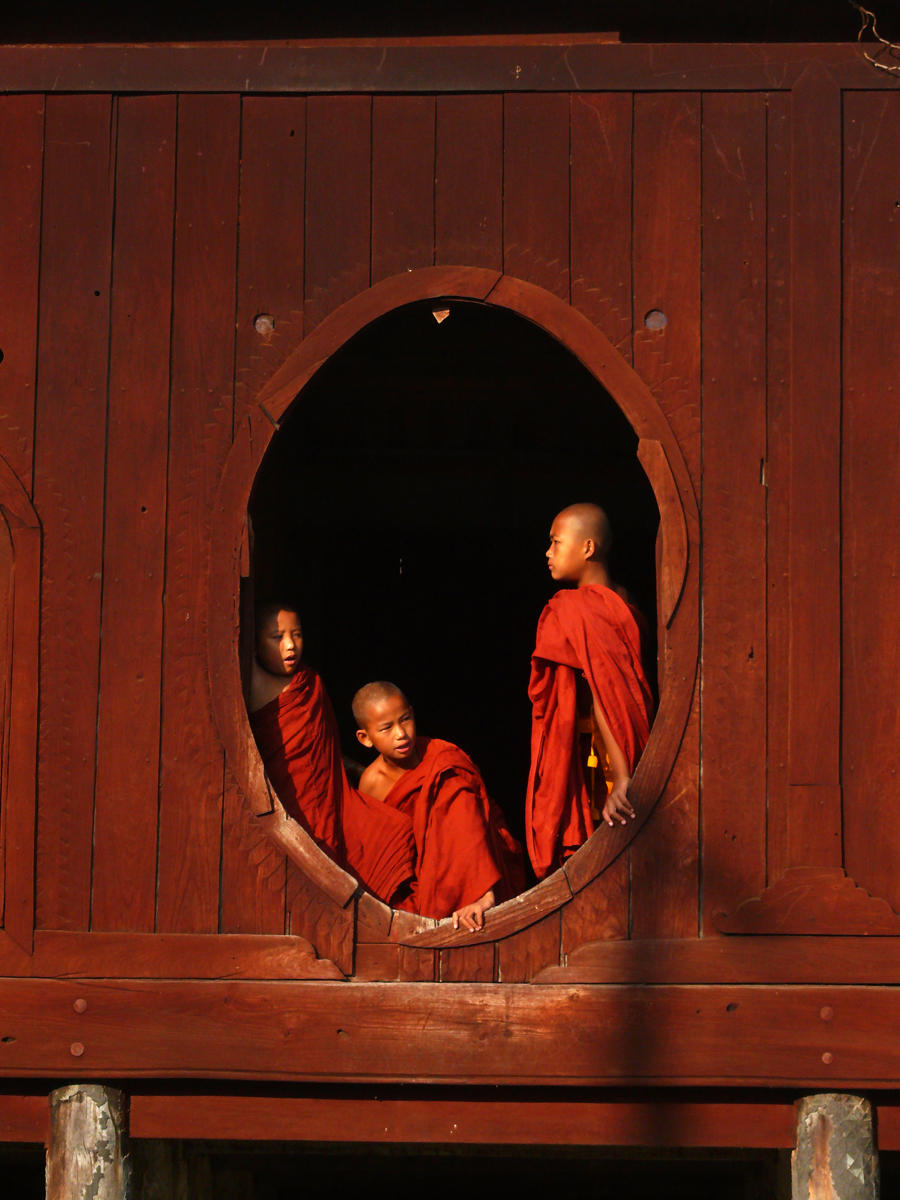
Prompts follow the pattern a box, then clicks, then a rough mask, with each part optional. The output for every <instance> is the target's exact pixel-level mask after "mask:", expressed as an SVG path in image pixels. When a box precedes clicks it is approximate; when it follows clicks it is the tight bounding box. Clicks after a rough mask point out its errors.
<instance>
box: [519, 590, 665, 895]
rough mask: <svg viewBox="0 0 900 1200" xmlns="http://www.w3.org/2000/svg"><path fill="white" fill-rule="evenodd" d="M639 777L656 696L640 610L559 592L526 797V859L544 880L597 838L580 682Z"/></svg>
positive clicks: (541, 645)
mask: <svg viewBox="0 0 900 1200" xmlns="http://www.w3.org/2000/svg"><path fill="white" fill-rule="evenodd" d="M582 676H583V677H584V678H585V679H586V680H587V682H588V684H589V685H590V689H591V694H592V695H593V697H594V699H595V700H596V701H597V704H598V705H599V707H600V711H601V712H602V713H603V717H604V719H605V721H606V723H607V725H608V726H609V728H610V732H611V733H612V735H613V737H614V738H615V740H616V742H617V743H618V745H619V746H620V748H621V749H622V752H623V754H624V755H625V759H626V761H627V763H628V768H629V771H634V768H635V766H636V765H637V761H638V759H639V758H640V756H641V751H642V750H643V749H644V746H645V745H646V742H647V738H648V736H649V733H650V719H651V716H652V712H653V698H652V694H651V692H650V687H649V685H648V683H647V679H646V676H645V675H644V670H643V667H642V665H641V639H640V631H639V627H638V621H637V617H636V613H635V610H634V609H632V607H631V605H629V604H627V603H626V601H624V600H623V599H622V597H621V596H619V595H618V594H617V593H616V592H614V591H612V589H611V588H607V587H600V586H597V585H593V584H592V585H587V586H585V587H579V588H567V589H564V590H563V591H560V592H557V593H556V595H555V596H553V597H552V599H551V600H550V601H549V603H548V604H547V605H546V606H545V608H544V611H543V612H542V613H541V616H540V620H539V621H538V628H537V638H536V644H535V648H534V654H533V655H532V658H531V680H530V682H529V685H528V695H529V698H530V699H531V705H532V721H531V771H530V774H529V779H528V791H527V794H526V799H525V829H526V839H527V844H528V853H529V856H530V858H531V863H532V866H533V867H534V871H535V874H536V875H537V877H538V879H543V878H544V877H545V876H546V875H548V874H549V873H550V872H551V871H552V870H554V869H555V868H556V867H558V866H559V865H560V863H561V862H562V861H563V860H564V859H565V858H566V857H567V856H568V855H569V854H571V853H572V852H573V851H575V850H576V849H577V848H578V847H579V846H580V845H582V843H583V842H586V841H587V839H588V838H589V837H590V836H591V834H592V833H593V832H594V820H593V817H592V816H591V804H590V795H589V793H588V789H587V785H586V783H585V779H584V774H583V770H582V765H581V761H580V755H579V753H578V695H577V688H578V680H579V678H580V677H582Z"/></svg>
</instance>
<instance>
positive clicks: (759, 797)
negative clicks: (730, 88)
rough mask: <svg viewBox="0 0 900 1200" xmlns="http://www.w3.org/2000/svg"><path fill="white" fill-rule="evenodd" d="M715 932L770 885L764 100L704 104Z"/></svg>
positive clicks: (708, 99)
mask: <svg viewBox="0 0 900 1200" xmlns="http://www.w3.org/2000/svg"><path fill="white" fill-rule="evenodd" d="M702 170H703V231H704V234H703V279H702V287H703V346H704V352H703V571H704V604H703V639H702V644H703V661H702V664H701V679H702V683H701V689H702V721H701V738H702V745H703V821H702V837H703V902H704V926H705V928H706V929H707V931H710V930H711V929H712V927H713V926H712V917H713V915H714V914H715V913H716V912H718V911H724V910H726V909H728V908H729V907H733V905H734V904H735V903H736V902H739V901H740V900H742V899H746V898H747V897H749V896H752V895H755V894H756V893H758V892H759V891H761V890H762V888H763V887H764V886H765V881H766V876H765V857H766V768H765V764H766V576H765V563H766V495H765V487H764V471H765V458H766V379H765V361H766V98H765V96H764V95H762V94H760V93H757V92H753V93H747V94H742V93H740V92H736V93H730V94H729V93H718V94H710V95H708V96H705V97H704V100H703V146H702Z"/></svg>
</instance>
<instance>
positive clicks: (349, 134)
mask: <svg viewBox="0 0 900 1200" xmlns="http://www.w3.org/2000/svg"><path fill="white" fill-rule="evenodd" d="M371 105H372V101H371V97H369V96H310V98H309V100H308V101H307V127H306V235H305V236H306V266H305V281H304V295H305V297H306V302H305V306H304V320H305V329H306V332H309V331H310V330H311V329H313V328H314V327H315V326H316V325H318V324H319V322H320V321H321V320H322V319H323V318H324V317H327V316H328V314H329V313H330V312H332V311H333V310H334V309H335V308H337V307H338V305H339V304H343V302H344V301H345V300H349V299H350V298H351V297H353V296H355V295H357V294H358V293H359V292H362V291H364V290H365V289H366V288H367V287H368V286H369V278H370V252H371V238H370V233H371V218H370V203H371V179H370V176H371V157H372V155H371V150H372V145H371V142H372V134H371V125H372V120H371V115H372V114H371Z"/></svg>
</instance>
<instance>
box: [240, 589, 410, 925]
mask: <svg viewBox="0 0 900 1200" xmlns="http://www.w3.org/2000/svg"><path fill="white" fill-rule="evenodd" d="M302 654H303V631H302V629H301V626H300V618H299V616H298V615H297V613H296V611H295V610H294V609H293V608H291V607H289V606H288V605H282V604H268V605H265V606H263V607H262V608H261V609H260V610H259V611H258V612H257V627H256V659H255V661H254V663H253V671H252V675H251V681H250V705H249V708H250V726H251V728H252V730H253V733H254V736H255V737H256V744H257V746H258V747H259V752H260V755H261V756H262V760H263V765H264V766H265V769H266V774H267V775H268V777H269V779H270V780H271V781H272V784H273V786H274V788H275V791H276V793H277V795H278V798H279V800H280V801H281V803H282V804H283V805H284V808H285V811H286V812H287V813H288V815H289V816H291V817H293V818H294V820H295V821H299V823H300V824H301V825H302V826H303V827H304V829H305V830H306V831H307V833H309V834H310V835H311V836H312V837H313V838H314V839H315V841H316V842H317V843H318V844H319V845H320V846H321V847H322V849H323V850H325V852H326V853H327V854H328V855H330V857H331V858H332V859H334V861H335V862H336V863H337V864H338V866H340V867H343V868H344V869H345V870H347V871H350V872H351V874H353V875H355V876H356V877H357V879H359V881H360V882H361V883H362V884H364V885H365V887H367V888H368V889H369V891H370V892H372V893H373V894H374V895H376V896H378V897H379V899H381V900H385V901H387V902H390V901H391V900H393V899H394V898H395V897H396V896H397V895H398V894H405V893H406V892H407V891H408V890H409V885H410V882H411V879H412V875H413V864H414V857H415V848H414V845H413V834H412V823H411V821H410V820H409V818H408V817H406V816H405V815H404V814H403V813H399V812H396V811H394V810H393V809H388V808H385V806H384V805H383V804H379V803H378V802H377V801H376V800H373V799H371V798H370V797H369V796H364V795H362V794H361V793H360V792H358V791H357V790H356V788H354V787H351V785H350V783H349V781H348V779H347V775H346V773H345V771H344V765H343V763H342V761H341V752H340V745H339V741H338V734H337V724H336V722H335V719H334V713H333V711H332V708H331V702H330V701H329V699H328V695H327V693H326V692H325V688H324V687H323V685H322V680H321V679H320V678H319V676H318V675H317V674H316V672H315V671H314V670H313V669H312V668H311V667H308V666H306V665H305V664H304V663H303V662H302V661H301V656H302Z"/></svg>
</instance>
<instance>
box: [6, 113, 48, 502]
mask: <svg viewBox="0 0 900 1200" xmlns="http://www.w3.org/2000/svg"><path fill="white" fill-rule="evenodd" d="M0 145H2V146H3V156H2V158H0V212H2V213H3V220H2V221H0V311H2V312H4V313H6V314H7V318H6V320H4V322H3V334H2V344H0V350H2V352H3V370H2V371H0V454H2V455H3V457H4V458H5V459H6V461H7V462H8V463H9V465H10V466H11V467H12V469H13V470H14V471H15V472H16V474H17V475H18V476H19V478H20V479H21V481H22V483H23V485H24V487H25V489H26V490H27V491H28V493H29V495H30V494H31V481H32V453H33V449H34V372H35V355H36V349H37V309H38V265H39V262H40V257H39V255H40V235H41V182H42V172H43V153H44V98H43V96H0Z"/></svg>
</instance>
